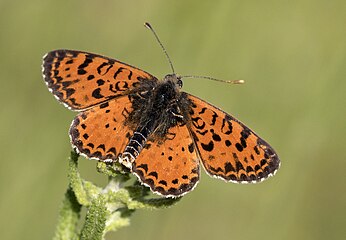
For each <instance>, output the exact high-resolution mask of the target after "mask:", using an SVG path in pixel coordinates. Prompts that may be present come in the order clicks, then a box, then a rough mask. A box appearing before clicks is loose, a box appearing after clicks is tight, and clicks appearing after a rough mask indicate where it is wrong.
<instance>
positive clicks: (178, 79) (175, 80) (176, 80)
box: [163, 73, 183, 89]
mask: <svg viewBox="0 0 346 240" xmlns="http://www.w3.org/2000/svg"><path fill="white" fill-rule="evenodd" d="M163 81H165V82H172V83H174V85H175V86H176V87H177V88H178V89H180V88H182V87H183V81H182V80H181V77H180V76H178V75H176V74H175V73H172V74H167V75H166V76H165V77H164V78H163Z"/></svg>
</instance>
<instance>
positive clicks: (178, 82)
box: [177, 78, 183, 88]
mask: <svg viewBox="0 0 346 240" xmlns="http://www.w3.org/2000/svg"><path fill="white" fill-rule="evenodd" d="M177 85H178V86H179V88H182V87H183V81H182V80H181V79H180V78H178V81H177Z"/></svg>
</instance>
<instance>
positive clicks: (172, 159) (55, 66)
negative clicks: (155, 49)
mask: <svg viewBox="0 0 346 240" xmlns="http://www.w3.org/2000/svg"><path fill="white" fill-rule="evenodd" d="M146 26H147V27H148V28H150V29H151V30H152V28H151V27H150V25H149V24H146ZM152 31H153V30H152ZM153 33H154V34H155V37H156V38H157V35H156V33H155V32H154V31H153ZM157 39H158V38H157ZM158 41H159V40H158ZM159 43H160V44H161V42H160V41H159ZM161 47H162V48H163V46H162V44H161ZM165 53H166V51H165ZM166 55H167V53H166ZM167 56H168V55H167ZM168 59H169V57H168ZM169 61H170V60H169ZM172 70H173V72H174V69H173V67H172ZM43 77H44V80H45V82H46V84H47V86H48V89H49V90H50V91H51V92H52V93H53V95H54V96H55V97H56V98H57V99H58V100H59V101H60V102H61V103H63V104H64V105H65V106H67V107H68V108H69V109H71V110H75V111H79V114H78V115H77V116H76V117H75V119H74V120H73V122H72V125H71V127H70V131H69V133H70V139H71V143H72V145H73V147H74V148H75V149H76V150H77V152H79V153H80V154H81V155H83V156H86V157H87V158H90V159H96V160H99V161H104V162H115V161H118V162H120V163H121V164H123V165H124V166H125V167H127V168H129V170H130V171H131V172H132V173H134V174H135V175H136V176H137V177H138V179H139V180H140V181H141V182H142V183H143V184H144V185H146V186H149V187H150V189H151V190H152V191H153V192H154V193H158V194H160V195H163V196H165V197H178V196H182V195H184V194H186V193H188V192H189V191H191V190H192V189H193V188H194V187H195V186H196V184H197V182H198V180H199V176H200V168H201V167H200V165H203V166H204V169H205V170H206V172H207V173H208V174H209V175H211V176H213V177H217V178H221V179H223V180H225V181H229V182H235V183H255V182H260V181H262V180H264V179H266V178H267V177H269V176H271V175H273V174H274V173H275V172H276V170H277V169H278V168H279V165H280V160H279V158H278V156H277V154H276V153H275V151H274V150H273V148H272V147H271V146H270V145H269V144H268V143H266V142H265V141H264V140H263V139H261V138H260V137H259V136H257V135H256V134H255V133H254V132H253V131H252V130H250V129H249V128H248V127H246V126H245V125H244V124H242V123H241V122H239V121H238V120H237V119H235V118H233V117H232V116H230V115H229V114H227V113H225V112H223V111H222V110H220V109H219V108H217V107H214V106H212V105H211V104H209V103H207V102H205V101H203V100H201V99H199V98H197V97H195V96H192V95H191V94H188V93H185V92H182V91H181V90H180V89H181V88H182V85H183V82H182V80H181V77H180V76H178V75H176V74H174V73H173V74H168V75H166V76H165V77H164V78H163V80H158V79H157V78H156V77H154V76H152V75H151V74H149V73H147V72H145V71H143V70H140V69H138V68H136V67H133V66H130V65H128V64H125V63H122V62H120V61H117V60H114V59H111V58H107V57H104V56H100V55H96V54H92V53H87V52H81V51H72V50H55V51H51V52H49V53H47V54H46V55H45V57H44V60H43Z"/></svg>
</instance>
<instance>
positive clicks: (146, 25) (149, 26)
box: [144, 22, 152, 29]
mask: <svg viewBox="0 0 346 240" xmlns="http://www.w3.org/2000/svg"><path fill="white" fill-rule="evenodd" d="M144 27H146V28H149V29H152V27H151V25H150V23H148V22H145V23H144Z"/></svg>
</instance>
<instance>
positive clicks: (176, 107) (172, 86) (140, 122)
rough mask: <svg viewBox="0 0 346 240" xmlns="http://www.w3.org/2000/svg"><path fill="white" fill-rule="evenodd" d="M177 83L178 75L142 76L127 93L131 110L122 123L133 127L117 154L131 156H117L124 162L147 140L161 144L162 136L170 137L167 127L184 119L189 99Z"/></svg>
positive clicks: (145, 144)
mask: <svg viewBox="0 0 346 240" xmlns="http://www.w3.org/2000/svg"><path fill="white" fill-rule="evenodd" d="M181 87H182V81H181V79H180V78H179V77H177V76H176V75H175V74H169V75H166V76H165V77H164V79H163V80H162V81H147V80H143V81H142V82H141V83H140V85H139V86H138V88H136V91H134V92H132V93H131V94H130V95H129V97H130V99H131V103H132V111H131V112H130V113H129V116H128V118H127V121H126V123H125V124H127V125H128V126H130V127H131V128H132V129H133V132H134V134H133V136H129V142H128V144H127V146H126V148H125V150H124V153H123V154H122V155H121V156H122V158H124V156H126V155H127V156H128V158H130V159H131V160H130V159H126V160H123V159H120V161H122V163H123V164H124V165H125V166H126V163H124V162H123V161H128V160H130V161H131V162H132V161H133V160H134V159H135V158H136V157H137V156H138V155H139V153H140V151H141V150H142V149H143V148H144V147H146V146H148V145H147V142H148V141H152V142H154V141H155V142H159V143H161V144H163V143H164V142H165V140H166V139H169V138H172V137H174V136H171V135H170V133H169V129H170V128H172V127H175V126H177V125H179V126H182V125H185V124H186V123H187V121H188V116H189V115H188V113H189V111H190V102H189V100H188V98H187V96H186V93H184V92H181V91H180V88H181ZM128 165H130V163H129V164H128Z"/></svg>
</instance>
